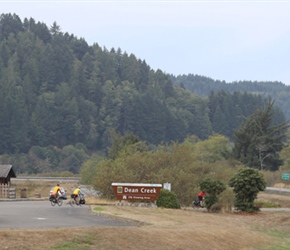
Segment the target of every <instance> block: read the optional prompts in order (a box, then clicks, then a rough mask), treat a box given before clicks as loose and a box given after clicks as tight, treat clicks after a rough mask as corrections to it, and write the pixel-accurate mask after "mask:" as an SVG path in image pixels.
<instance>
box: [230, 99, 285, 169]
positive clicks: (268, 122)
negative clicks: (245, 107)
mask: <svg viewBox="0 0 290 250" xmlns="http://www.w3.org/2000/svg"><path fill="white" fill-rule="evenodd" d="M273 105H274V101H272V100H270V99H269V100H268V103H267V105H266V106H265V108H264V109H263V110H261V109H257V110H256V111H255V112H254V114H253V115H252V116H250V117H248V118H247V120H246V121H245V124H243V125H242V126H241V127H240V128H239V129H238V130H237V131H236V132H235V134H234V142H235V146H234V149H233V154H234V157H235V158H236V159H237V160H239V161H241V162H242V163H243V164H245V165H246V166H248V167H251V168H256V169H259V170H271V171H275V170H278V169H279V167H280V166H281V165H282V163H283V162H282V160H281V158H280V155H279V152H280V151H281V150H282V149H283V147H284V144H283V141H284V139H285V137H286V135H285V133H286V129H287V128H288V127H289V126H290V125H288V124H287V122H283V123H280V124H278V125H273V120H272V118H273V113H272V109H273Z"/></svg>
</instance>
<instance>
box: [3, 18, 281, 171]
mask: <svg viewBox="0 0 290 250" xmlns="http://www.w3.org/2000/svg"><path fill="white" fill-rule="evenodd" d="M189 77H190V76H189ZM201 79H202V77H201ZM172 81H173V82H174V83H177V82H178V81H179V78H175V77H172V76H170V75H167V74H164V73H163V72H162V71H161V70H157V71H154V70H152V69H151V68H150V66H149V65H148V64H147V63H146V62H145V61H144V60H140V59H138V58H137V57H136V56H135V55H134V54H130V55H129V54H127V53H126V52H123V51H122V50H121V48H117V49H115V48H112V49H110V50H108V49H107V48H105V47H104V48H101V47H100V46H99V45H98V44H97V41H96V43H95V44H93V45H92V46H89V45H88V44H87V42H86V41H85V39H83V38H81V39H80V38H77V37H75V36H74V35H73V34H69V33H67V32H63V31H62V30H61V27H60V26H59V25H58V24H57V23H56V22H55V23H54V24H53V25H52V26H51V27H48V26H47V25H46V24H44V23H41V22H37V21H35V20H34V19H33V18H29V19H28V18H25V19H24V20H23V21H22V20H21V19H20V18H19V17H18V16H17V15H16V14H2V15H1V16H0V95H1V97H0V155H1V157H0V161H1V163H13V164H14V166H15V168H16V170H17V171H18V172H26V173H39V172H50V171H70V172H72V173H78V171H79V168H80V166H81V164H82V162H83V161H84V160H85V159H87V158H88V157H89V155H91V154H92V153H94V152H102V153H103V154H104V155H106V154H107V149H108V147H110V145H111V141H110V132H111V131H112V130H114V131H116V132H117V133H119V134H122V135H123V134H126V133H133V134H135V135H136V136H138V138H139V139H140V140H142V141H146V142H147V143H148V144H152V145H158V144H161V143H168V142H171V141H176V142H181V141H183V140H184V139H185V138H186V137H187V136H189V135H196V136H197V137H198V138H200V139H205V138H207V137H208V136H209V135H212V134H213V133H214V132H217V133H221V134H224V135H226V136H228V137H229V138H232V136H233V131H234V130H235V129H237V128H238V127H239V126H240V124H241V122H242V121H243V118H244V117H246V116H248V115H249V114H251V113H252V112H253V111H254V110H255V109H257V108H259V107H262V106H263V105H264V102H265V101H264V99H263V98H262V97H261V96H256V95H250V94H248V93H244V92H235V93H230V92H229V93H228V92H217V93H211V94H209V92H208V93H207V94H205V93H202V95H200V94H201V93H197V94H194V93H192V92H191V91H193V90H192V89H190V90H191V91H189V90H186V89H185V88H183V87H182V86H181V87H180V86H179V85H178V84H177V85H176V84H173V83H172ZM180 82H183V81H180ZM180 85H182V84H180ZM183 85H184V86H186V87H188V86H187V82H186V81H184V83H183ZM250 86H251V84H249V87H250ZM278 86H280V85H277V87H278ZM280 87H281V86H280ZM199 95H200V96H199ZM275 116H276V118H277V119H276V121H277V122H281V121H283V120H284V116H283V113H282V112H281V110H280V109H276V110H275Z"/></svg>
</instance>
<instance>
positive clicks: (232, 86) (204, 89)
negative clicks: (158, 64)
mask: <svg viewBox="0 0 290 250" xmlns="http://www.w3.org/2000/svg"><path fill="white" fill-rule="evenodd" d="M170 79H171V80H172V82H173V84H174V85H176V86H183V87H184V88H186V89H188V90H190V91H191V92H193V93H195V94H197V95H199V96H208V95H210V93H211V92H212V91H214V92H218V91H221V90H224V91H226V92H228V93H234V92H238V91H239V92H247V93H249V94H254V95H260V96H261V97H263V98H267V97H271V98H272V99H273V100H275V103H276V105H277V106H278V107H279V108H280V109H281V110H282V112H283V113H284V115H285V118H286V120H287V121H290V109H289V106H290V86H287V85H285V84H283V83H281V82H257V81H254V82H251V81H238V82H232V83H226V82H225V81H218V80H213V79H211V78H208V77H203V76H199V75H193V74H189V75H179V76H173V75H171V77H170Z"/></svg>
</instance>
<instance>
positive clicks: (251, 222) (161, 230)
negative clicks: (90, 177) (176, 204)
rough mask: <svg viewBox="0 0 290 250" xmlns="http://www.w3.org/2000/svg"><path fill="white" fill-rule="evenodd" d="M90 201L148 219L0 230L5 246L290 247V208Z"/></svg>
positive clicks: (120, 214)
mask: <svg viewBox="0 0 290 250" xmlns="http://www.w3.org/2000/svg"><path fill="white" fill-rule="evenodd" d="M67 185H68V186H67V189H68V188H70V186H69V185H70V184H67ZM63 186H64V185H63ZM50 187H51V186H49V188H50ZM44 190H45V188H44ZM45 192H46V190H45ZM259 200H263V201H271V202H277V203H279V204H280V205H281V207H290V197H289V196H282V195H269V194H265V193H262V194H260V195H259ZM87 203H89V204H94V205H90V208H91V211H92V212H93V213H96V216H97V214H99V215H102V216H108V217H111V218H112V219H115V220H127V221H135V220H136V221H141V222H143V223H139V224H138V223H136V224H134V226H132V227H84V228H56V229H50V230H39V229H37V230H30V229H29V230H13V229H12V230H11V229H9V230H0V242H1V245H0V249H24V250H25V249H29V250H38V249H39V250H40V249H41V250H43V249H59V250H60V249H69V250H71V249H84V250H85V249H105V250H107V249H110V250H114V249H116V250H117V249H118V250H119V249H126V250H128V249H134V250H135V249H141V250H142V249H144V250H145V249H146V250H147V249H153V250H154V249H158V250H163V249H164V250H165V249H166V250H171V249H180V250H184V249H185V250H186V249H209V250H254V249H257V250H262V249H263V250H266V249H267V250H274V249H275V250H278V249H290V216H289V212H288V213H287V212H260V213H253V214H247V213H237V212H233V213H217V214H216V213H208V212H206V211H203V210H193V209H192V208H183V209H179V210H174V209H162V208H144V207H128V206H113V205H110V204H112V203H113V204H115V203H116V202H114V201H113V202H112V201H104V200H101V199H95V198H92V197H87Z"/></svg>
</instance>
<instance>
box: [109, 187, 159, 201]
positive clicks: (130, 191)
mask: <svg viewBox="0 0 290 250" xmlns="http://www.w3.org/2000/svg"><path fill="white" fill-rule="evenodd" d="M112 188H113V190H114V193H115V196H116V198H117V200H119V201H121V200H131V201H132V200H136V201H137V200H138V201H140V200H141V201H156V200H157V198H158V195H159V193H160V189H161V188H162V184H146V183H112Z"/></svg>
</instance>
